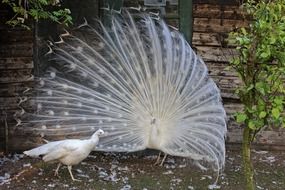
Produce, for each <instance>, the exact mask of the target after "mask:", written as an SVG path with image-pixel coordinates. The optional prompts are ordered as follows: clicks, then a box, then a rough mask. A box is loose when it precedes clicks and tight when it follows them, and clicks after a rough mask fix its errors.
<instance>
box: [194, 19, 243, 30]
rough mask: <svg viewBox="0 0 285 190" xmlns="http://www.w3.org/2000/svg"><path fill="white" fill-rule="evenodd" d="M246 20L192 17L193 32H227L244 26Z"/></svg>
mask: <svg viewBox="0 0 285 190" xmlns="http://www.w3.org/2000/svg"><path fill="white" fill-rule="evenodd" d="M247 25H248V22H247V21H242V20H234V19H216V18H194V27H193V30H194V32H214V33H228V32H231V31H233V30H234V29H236V28H240V27H245V26H247Z"/></svg>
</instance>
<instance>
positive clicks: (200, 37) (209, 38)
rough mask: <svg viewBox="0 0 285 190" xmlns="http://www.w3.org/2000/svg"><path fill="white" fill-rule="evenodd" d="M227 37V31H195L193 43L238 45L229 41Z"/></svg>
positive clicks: (221, 45)
mask: <svg viewBox="0 0 285 190" xmlns="http://www.w3.org/2000/svg"><path fill="white" fill-rule="evenodd" d="M227 38H228V34H227V33H211V32H208V33H206V32H194V33H193V42H192V44H193V45H194V46H217V47H226V48H234V47H236V45H235V44H231V43H228V42H227Z"/></svg>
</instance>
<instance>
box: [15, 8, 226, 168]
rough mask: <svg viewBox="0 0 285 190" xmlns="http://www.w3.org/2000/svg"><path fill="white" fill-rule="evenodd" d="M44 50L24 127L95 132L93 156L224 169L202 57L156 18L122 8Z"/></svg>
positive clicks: (216, 112)
mask: <svg viewBox="0 0 285 190" xmlns="http://www.w3.org/2000/svg"><path fill="white" fill-rule="evenodd" d="M134 15H135V16H134ZM98 26H99V27H98ZM50 48H51V49H50V54H49V56H50V59H51V62H50V69H49V70H48V71H47V72H46V75H45V76H43V77H42V78H39V79H38V80H37V85H35V88H34V91H33V93H32V95H30V96H29V104H30V105H32V107H35V108H36V111H35V112H31V113H29V112H27V113H24V114H22V118H21V119H22V120H21V121H20V120H18V122H19V123H20V124H21V125H25V127H24V128H23V129H25V130H33V131H38V132H39V133H42V134H44V135H46V136H53V135H55V136H56V135H58V134H65V135H69V134H81V135H85V136H89V135H90V134H91V133H92V132H94V131H95V130H97V129H99V128H101V129H103V130H104V131H105V132H106V135H105V136H104V137H102V138H100V142H99V145H98V147H97V150H101V151H115V152H131V151H138V150H143V149H146V148H154V149H158V150H161V151H163V152H165V153H167V154H170V155H174V156H181V157H190V158H193V159H195V160H206V161H208V162H209V163H212V165H213V168H214V169H218V170H219V169H221V168H222V167H223V165H224V162H225V139H224V138H225V134H226V131H227V128H226V121H225V118H226V115H225V111H224V108H223V105H222V102H221V97H220V91H219V89H218V88H217V86H216V84H215V83H214V82H213V80H212V79H211V78H209V76H208V71H207V68H206V66H205V64H204V62H203V61H202V59H201V58H200V57H198V56H197V55H196V54H195V53H194V51H193V50H192V49H191V47H190V46H189V44H188V43H187V41H186V40H185V39H184V38H183V36H182V35H181V34H180V33H179V32H178V31H176V30H174V29H170V28H169V27H168V26H167V25H166V23H165V22H164V21H163V20H162V19H159V18H153V17H152V16H150V15H149V14H147V13H134V14H133V13H132V14H131V13H130V12H129V11H128V10H126V9H122V11H121V13H113V14H112V15H111V17H110V26H108V27H105V26H104V25H103V24H102V23H101V22H100V21H98V23H97V26H96V27H94V26H93V25H90V24H88V23H85V24H82V25H81V26H80V27H78V28H77V29H76V31H75V32H71V33H65V34H62V35H61V40H60V41H59V42H54V43H52V44H51V45H50Z"/></svg>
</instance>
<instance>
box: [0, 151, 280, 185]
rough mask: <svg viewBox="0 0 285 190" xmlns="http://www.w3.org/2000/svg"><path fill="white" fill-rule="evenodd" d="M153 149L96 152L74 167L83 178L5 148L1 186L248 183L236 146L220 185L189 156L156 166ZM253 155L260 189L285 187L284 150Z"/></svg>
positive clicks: (229, 154)
mask: <svg viewBox="0 0 285 190" xmlns="http://www.w3.org/2000/svg"><path fill="white" fill-rule="evenodd" d="M152 153H153V152H152ZM152 153H151V154H149V153H148V155H146V154H143V153H136V154H111V153H92V154H91V155H89V156H88V158H87V159H86V160H84V161H83V162H82V163H81V164H79V165H77V166H74V167H73V174H74V176H75V178H77V179H80V180H81V181H80V182H73V181H72V180H71V178H70V176H69V173H68V170H67V168H66V167H62V168H61V169H60V171H59V175H60V177H54V170H55V168H56V164H55V163H54V164H47V163H44V162H42V161H41V160H39V159H31V158H28V157H26V156H24V155H23V154H13V155H4V154H2V155H0V189H13V190H14V189H15V190H17V189H19V190H20V189H21V190H23V189H69V190H75V189H100V190H101V189H106V190H109V189H115V190H118V189H119V190H128V189H138V190H139V189H140V190H151V189H154V190H158V189H162V190H165V189H190V190H192V189H225V190H235V189H237V190H241V189H245V188H244V181H243V174H242V167H241V155H240V152H238V151H228V152H227V157H226V167H225V169H224V171H223V172H222V173H221V175H220V177H219V181H218V183H217V185H214V184H213V183H214V182H215V180H216V176H217V174H216V173H214V172H212V171H201V170H199V168H198V167H197V166H195V165H193V164H192V163H191V161H189V160H186V159H182V158H176V157H171V156H169V157H168V158H167V160H166V162H165V164H164V166H154V165H153V164H154V162H155V160H156V154H152ZM155 153H156V152H155ZM0 154H1V153H0ZM252 158H253V163H254V166H255V176H256V184H257V189H264V190H265V189H268V190H284V189H285V153H284V152H267V151H253V155H252Z"/></svg>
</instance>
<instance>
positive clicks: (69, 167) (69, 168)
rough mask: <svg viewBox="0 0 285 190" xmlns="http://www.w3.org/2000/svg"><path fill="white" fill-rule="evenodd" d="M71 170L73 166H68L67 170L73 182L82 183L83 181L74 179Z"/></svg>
mask: <svg viewBox="0 0 285 190" xmlns="http://www.w3.org/2000/svg"><path fill="white" fill-rule="evenodd" d="M71 168H72V166H67V169H68V171H69V174H70V176H71V179H72V180H73V181H81V180H79V179H75V178H74V177H73V175H72V171H71Z"/></svg>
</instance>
